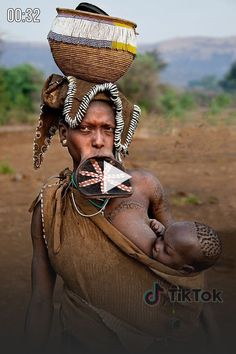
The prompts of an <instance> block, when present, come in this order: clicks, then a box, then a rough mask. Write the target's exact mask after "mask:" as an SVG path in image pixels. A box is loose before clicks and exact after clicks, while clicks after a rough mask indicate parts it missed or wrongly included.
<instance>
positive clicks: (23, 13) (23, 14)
mask: <svg viewBox="0 0 236 354" xmlns="http://www.w3.org/2000/svg"><path fill="white" fill-rule="evenodd" d="M39 15H40V9H39V8H34V9H32V8H30V7H29V8H27V9H25V10H22V9H21V8H20V7H17V8H15V9H13V8H8V9H7V21H8V22H18V23H19V22H21V23H30V22H32V23H39V22H40V19H39Z"/></svg>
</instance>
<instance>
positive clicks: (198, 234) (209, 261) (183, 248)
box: [153, 221, 221, 273]
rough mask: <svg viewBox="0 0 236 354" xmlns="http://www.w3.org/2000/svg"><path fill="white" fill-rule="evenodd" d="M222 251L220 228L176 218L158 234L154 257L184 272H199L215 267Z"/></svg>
mask: <svg viewBox="0 0 236 354" xmlns="http://www.w3.org/2000/svg"><path fill="white" fill-rule="evenodd" d="M220 254H221V242H220V239H219V237H218V235H217V234H216V232H215V231H214V230H213V229H212V228H211V227H209V226H207V225H204V224H200V223H198V222H189V221H181V222H175V223H173V224H172V225H171V226H169V227H168V228H167V229H166V230H165V234H164V236H161V237H158V238H157V240H156V242H155V244H154V247H153V258H155V259H156V260H158V261H159V262H161V263H163V264H165V265H167V266H169V267H170V268H174V269H176V270H179V271H181V272H183V273H186V272H187V273H190V272H199V271H201V270H204V269H207V268H209V267H211V266H212V265H213V264H214V263H215V262H216V260H217V259H218V258H219V256H220Z"/></svg>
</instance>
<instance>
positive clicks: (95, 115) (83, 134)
mask: <svg viewBox="0 0 236 354" xmlns="http://www.w3.org/2000/svg"><path fill="white" fill-rule="evenodd" d="M114 131H115V114H114V110H113V108H112V106H111V105H110V104H109V103H107V102H105V101H92V102H91V103H90V105H89V107H88V110H87V112H86V114H85V116H84V118H83V119H82V121H81V123H80V124H79V126H78V127H76V128H70V127H69V126H68V124H65V123H60V126H59V132H60V140H61V142H63V141H64V143H63V145H64V146H67V148H68V151H69V153H70V155H71V157H72V160H73V163H74V168H77V167H78V165H79V164H80V163H81V162H82V161H84V160H86V159H88V158H90V157H93V156H109V157H113V158H114V155H113V145H114Z"/></svg>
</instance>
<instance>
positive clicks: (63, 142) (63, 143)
mask: <svg viewBox="0 0 236 354" xmlns="http://www.w3.org/2000/svg"><path fill="white" fill-rule="evenodd" d="M61 145H62V146H64V147H66V146H67V140H66V139H63V140H62V142H61Z"/></svg>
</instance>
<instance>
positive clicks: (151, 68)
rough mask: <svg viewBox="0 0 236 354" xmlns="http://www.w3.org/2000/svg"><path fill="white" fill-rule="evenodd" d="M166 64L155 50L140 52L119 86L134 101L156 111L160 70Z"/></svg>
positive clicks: (148, 109)
mask: <svg viewBox="0 0 236 354" xmlns="http://www.w3.org/2000/svg"><path fill="white" fill-rule="evenodd" d="M165 65H166V64H165V63H164V62H163V61H162V60H161V59H160V57H159V55H157V54H156V53H155V52H149V53H146V54H138V55H137V57H136V60H135V61H134V63H133V65H132V66H131V68H130V70H129V71H128V73H127V74H126V75H125V76H124V77H123V78H122V79H121V80H120V81H119V82H118V86H119V88H120V89H121V91H122V92H123V93H124V94H125V95H126V96H127V97H128V98H129V99H130V100H131V101H132V102H135V103H137V104H138V105H140V106H141V108H144V109H146V110H147V111H155V110H156V109H157V107H158V92H159V85H160V83H159V72H160V70H162V69H163V68H164V67H165Z"/></svg>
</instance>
